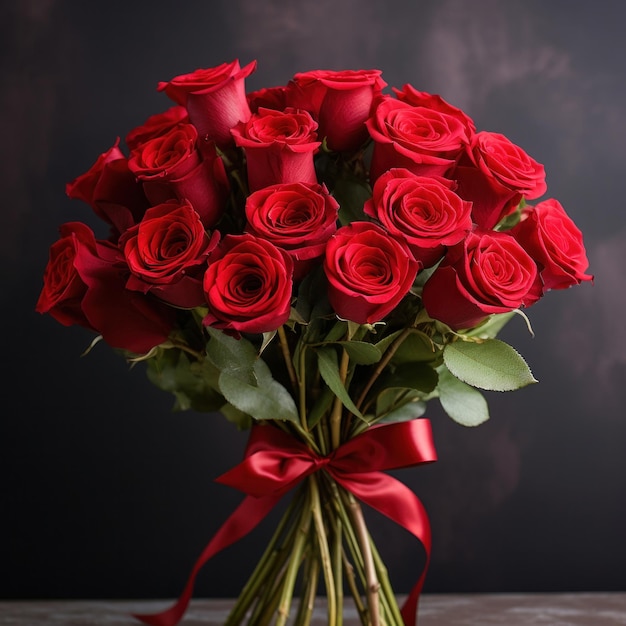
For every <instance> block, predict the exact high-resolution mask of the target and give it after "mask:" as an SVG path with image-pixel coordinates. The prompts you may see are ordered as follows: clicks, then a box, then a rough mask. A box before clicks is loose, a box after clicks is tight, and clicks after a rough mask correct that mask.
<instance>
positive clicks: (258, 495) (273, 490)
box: [134, 419, 437, 626]
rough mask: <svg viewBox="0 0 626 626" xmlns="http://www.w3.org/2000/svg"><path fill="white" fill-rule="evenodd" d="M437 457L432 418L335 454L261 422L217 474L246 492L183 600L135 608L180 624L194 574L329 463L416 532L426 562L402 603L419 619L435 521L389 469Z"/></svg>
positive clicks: (367, 436)
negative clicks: (240, 456)
mask: <svg viewBox="0 0 626 626" xmlns="http://www.w3.org/2000/svg"><path fill="white" fill-rule="evenodd" d="M436 459H437V453H436V452H435V446H434V443H433V437H432V429H431V425H430V422H429V421H428V420H427V419H418V420H411V421H408V422H398V423H394V424H384V425H379V426H374V427H372V428H369V429H368V430H366V431H365V432H364V433H362V434H361V435H358V436H357V437H354V438H353V439H350V440H349V441H347V442H346V443H344V444H343V445H342V446H340V447H339V448H337V449H336V450H335V451H334V452H333V453H332V454H330V455H328V456H326V457H320V456H318V455H317V454H315V453H314V452H313V451H312V450H311V449H309V448H308V446H307V445H306V444H304V443H303V442H301V441H299V440H298V439H296V438H295V437H292V436H291V435H289V434H287V433H285V432H283V431H282V430H279V429H278V428H275V427H273V426H269V425H266V426H255V427H254V428H253V429H252V431H251V434H250V439H249V441H248V446H247V449H246V454H245V457H244V460H243V461H242V462H241V463H240V464H239V465H237V466H235V467H234V468H233V469H231V470H229V471H228V472H226V473H225V474H222V476H220V477H219V478H218V479H217V482H219V483H221V484H224V485H229V486H231V487H235V488H236V489H239V490H240V491H243V492H244V493H246V494H247V497H246V498H245V499H244V500H243V502H242V503H241V504H240V505H239V506H238V507H237V508H236V509H235V511H234V512H233V513H232V514H231V516H230V517H229V518H228V519H227V520H226V522H225V523H224V524H223V526H222V527H221V528H220V529H219V530H218V531H217V533H216V534H215V535H214V536H213V538H212V539H211V541H209V543H208V545H207V546H206V547H205V548H204V550H203V552H202V554H201V555H200V557H199V558H198V560H197V561H196V563H195V565H194V566H193V569H192V571H191V574H190V576H189V579H188V580H187V584H186V585H185V588H184V589H183V592H182V593H181V595H180V597H179V598H178V600H177V602H176V603H175V604H174V605H173V606H172V607H170V608H169V609H167V610H165V611H163V612H162V613H156V614H154V615H135V616H134V617H136V618H137V619H138V620H140V621H141V622H144V623H145V624H150V626H175V625H176V624H178V622H179V621H180V620H181V618H182V617H183V615H184V613H185V611H186V609H187V605H188V604H189V601H190V600H191V596H192V593H193V587H194V583H195V579H196V576H197V574H198V572H199V570H200V568H202V566H203V565H204V564H205V563H206V562H207V561H208V560H209V559H210V558H211V557H213V556H214V555H215V554H217V553H218V552H220V551H221V550H223V549H224V548H226V547H228V546H230V545H232V544H233V543H235V542H237V541H239V540H240V539H241V538H242V537H244V536H245V535H247V534H248V533H249V532H250V531H251V530H253V529H254V528H255V527H256V526H257V525H258V524H259V523H260V522H261V520H262V519H263V518H264V517H265V516H266V515H267V514H268V513H269V512H270V511H271V510H272V509H273V508H274V506H275V505H276V504H277V502H278V501H279V500H280V498H281V497H282V496H283V495H284V494H285V493H286V492H287V491H289V490H290V489H291V488H292V487H295V486H296V485H297V484H298V483H300V482H301V481H302V480H303V479H304V478H305V477H306V476H309V475H310V474H312V473H314V472H316V471H318V470H321V469H323V470H324V471H326V472H328V474H330V476H331V477H332V478H333V479H334V480H335V481H336V482H337V483H339V484H340V485H341V486H342V487H344V488H345V489H346V490H348V491H350V492H351V493H352V494H354V495H355V496H356V497H357V498H358V499H359V500H361V501H362V502H364V503H365V504H368V505H369V506H371V507H372V508H374V509H376V510H377V511H379V512H380V513H382V514H383V515H386V516H387V517H388V518H390V519H391V520H393V521H394V522H396V524H398V525H400V526H402V527H403V528H404V529H406V530H407V531H409V532H410V533H411V534H413V535H414V536H415V537H416V538H417V539H418V540H419V541H420V542H421V543H422V545H423V546H424V550H425V553H426V564H425V566H424V570H423V571H422V573H421V575H420V577H419V579H418V581H417V583H415V585H414V587H413V589H412V590H411V592H410V593H409V596H408V598H407V600H406V602H405V603H404V606H403V607H402V618H403V620H404V623H405V624H406V626H414V625H415V623H416V614H417V602H418V599H419V595H420V592H421V590H422V586H423V585H424V579H425V577H426V570H427V568H428V563H429V560H430V547H431V535H430V524H429V522H428V516H427V514H426V510H425V509H424V506H423V505H422V503H421V502H420V501H419V499H418V498H417V496H416V495H415V494H414V493H413V492H412V491H411V490H410V489H409V488H408V487H407V486H406V485H404V484H403V483H401V482H400V481H399V480H396V479H395V478H393V477H392V476H389V475H388V474H384V473H383V471H385V470H391V469H399V468H402V467H410V466H414V465H420V464H422V463H430V462H432V461H435V460H436Z"/></svg>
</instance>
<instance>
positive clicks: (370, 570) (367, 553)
mask: <svg viewBox="0 0 626 626" xmlns="http://www.w3.org/2000/svg"><path fill="white" fill-rule="evenodd" d="M347 499H348V511H349V512H350V517H351V518H352V521H353V523H354V529H355V531H356V536H357V540H358V542H359V546H360V548H361V554H362V555H363V569H364V571H365V592H366V596H367V606H368V608H369V612H370V619H371V623H372V626H380V598H379V596H378V592H379V590H380V582H379V581H378V578H377V577H376V567H375V565H374V558H373V556H372V550H371V546H370V539H369V534H368V532H367V527H366V526H365V519H364V518H363V511H362V509H361V506H360V505H359V503H358V502H357V501H356V499H355V497H354V496H353V495H352V494H351V493H348V494H347Z"/></svg>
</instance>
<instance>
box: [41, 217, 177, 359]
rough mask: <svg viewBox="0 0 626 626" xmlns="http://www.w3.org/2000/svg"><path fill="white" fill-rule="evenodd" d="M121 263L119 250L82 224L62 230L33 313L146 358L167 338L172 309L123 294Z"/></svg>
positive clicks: (125, 291) (75, 223)
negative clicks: (87, 331) (74, 326)
mask: <svg viewBox="0 0 626 626" xmlns="http://www.w3.org/2000/svg"><path fill="white" fill-rule="evenodd" d="M120 260H121V259H120V255H119V251H118V249H117V248H116V247H115V246H112V245H111V244H109V243H108V242H101V241H97V240H96V238H95V236H94V234H93V232H92V231H91V229H90V228H89V227H88V226H86V225H85V224H82V223H80V222H73V223H69V224H65V225H64V226H62V227H61V239H60V240H59V241H57V242H56V243H55V244H53V246H52V247H51V251H50V260H49V262H48V265H47V267H46V270H45V272H44V288H43V290H42V292H41V295H40V296H39V300H38V302H37V311H39V312H40V313H49V314H50V315H52V316H53V317H54V318H55V319H56V320H58V321H59V322H61V323H62V324H65V325H66V326H69V325H71V324H79V325H81V326H84V327H86V328H88V329H90V330H92V331H94V332H97V333H99V334H101V335H102V338H103V339H104V341H106V342H107V343H108V344H109V345H110V346H112V347H114V348H119V349H122V350H128V351H130V352H134V353H136V354H144V353H146V352H149V351H150V350H151V349H152V348H153V347H154V346H157V345H159V344H161V343H163V342H164V341H165V340H166V339H167V338H168V335H169V333H170V331H171V330H172V328H173V325H174V309H172V308H171V307H168V306H166V305H163V304H160V303H159V302H157V301H156V300H154V299H152V298H151V297H149V296H144V295H143V294H140V293H136V292H132V291H128V290H127V289H126V288H125V286H124V284H125V281H126V276H127V273H128V271H127V268H126V267H125V266H124V264H123V263H122V264H120Z"/></svg>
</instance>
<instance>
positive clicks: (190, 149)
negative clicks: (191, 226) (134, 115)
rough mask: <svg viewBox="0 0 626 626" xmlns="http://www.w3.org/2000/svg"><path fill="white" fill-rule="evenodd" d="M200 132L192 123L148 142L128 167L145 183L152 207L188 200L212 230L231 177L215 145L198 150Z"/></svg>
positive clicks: (137, 150) (134, 154) (141, 145)
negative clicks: (201, 151)
mask: <svg viewBox="0 0 626 626" xmlns="http://www.w3.org/2000/svg"><path fill="white" fill-rule="evenodd" d="M197 139H198V133H197V131H196V129H195V127H194V126H192V125H191V124H178V125H176V126H174V127H173V128H171V129H170V130H169V131H167V132H166V133H165V134H164V135H158V136H156V137H153V138H152V139H149V140H148V141H146V142H145V143H143V144H140V145H139V147H138V148H137V149H136V150H135V151H134V152H132V153H131V157H130V160H129V163H128V165H129V167H130V169H131V170H132V171H133V172H134V173H135V175H136V176H137V178H139V180H141V181H142V182H143V184H144V189H145V192H146V195H147V196H148V198H149V199H150V201H151V203H152V204H153V205H156V204H161V203H163V202H167V201H168V200H172V199H178V200H181V201H184V200H187V201H189V203H190V204H191V205H192V206H193V208H194V209H195V210H196V211H197V212H198V214H199V215H200V217H201V219H202V222H203V224H204V225H205V226H206V227H207V228H211V227H212V226H214V225H215V223H216V222H217V221H218V220H219V218H220V217H221V216H222V213H223V210H224V207H225V200H226V193H227V190H228V178H227V176H226V170H225V168H224V163H223V161H222V160H221V159H220V158H219V157H218V156H217V152H216V151H215V146H213V145H212V144H211V146H206V147H205V152H204V154H203V155H201V154H200V152H199V151H198V150H197V147H196V146H197V144H196V141H197Z"/></svg>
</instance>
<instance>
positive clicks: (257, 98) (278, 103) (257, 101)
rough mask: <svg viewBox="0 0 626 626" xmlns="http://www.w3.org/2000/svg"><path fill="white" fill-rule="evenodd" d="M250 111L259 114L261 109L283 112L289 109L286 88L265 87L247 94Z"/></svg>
mask: <svg viewBox="0 0 626 626" xmlns="http://www.w3.org/2000/svg"><path fill="white" fill-rule="evenodd" d="M246 98H247V99H248V104H249V105H250V111H252V113H257V112H258V110H259V109H274V110H276V111H282V110H283V109H285V108H286V107H287V88H286V87H263V88H262V89H257V90H256V91H250V92H248V93H247V94H246Z"/></svg>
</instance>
